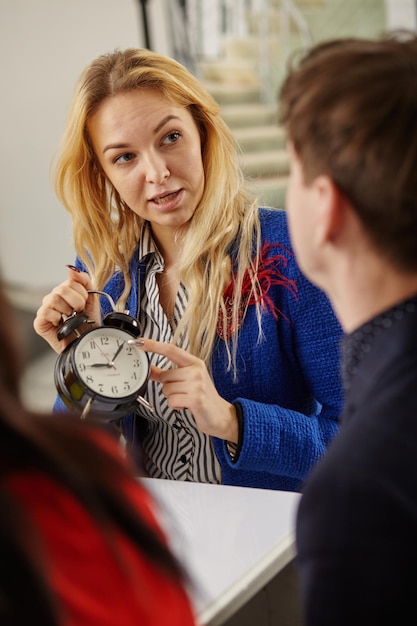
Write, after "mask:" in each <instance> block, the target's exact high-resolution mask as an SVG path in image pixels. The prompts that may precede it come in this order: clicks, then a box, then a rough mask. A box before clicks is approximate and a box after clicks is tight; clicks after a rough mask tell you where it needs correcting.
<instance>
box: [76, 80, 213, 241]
mask: <svg viewBox="0 0 417 626" xmlns="http://www.w3.org/2000/svg"><path fill="white" fill-rule="evenodd" d="M88 132H89V135H90V139H91V141H92V144H93V148H94V152H95V154H96V156H97V159H98V160H99V162H100V165H101V167H102V169H103V170H104V172H105V174H106V176H107V178H108V179H109V180H110V181H111V183H112V184H113V186H114V187H115V188H116V190H117V191H118V193H119V195H120V197H121V198H122V199H123V200H124V202H125V203H126V204H127V205H128V206H129V207H130V209H131V210H132V211H134V212H135V213H136V214H137V215H139V216H140V217H142V218H143V219H145V220H149V221H150V222H151V223H152V228H153V230H154V233H155V235H157V233H158V230H160V229H166V228H169V229H171V228H178V227H179V226H182V225H183V224H185V223H186V222H188V221H189V220H190V219H191V218H192V216H193V214H194V211H195V209H196V207H197V206H198V204H199V202H200V200H201V197H202V195H203V190H204V180H205V179H204V169H203V161H202V156H201V140H200V134H199V131H198V128H197V125H196V123H195V121H194V118H193V117H192V115H191V113H190V112H189V111H188V109H186V108H185V107H182V106H177V105H175V104H173V103H172V102H170V101H169V100H167V99H166V98H165V97H164V96H162V95H161V93H160V92H159V91H157V90H155V89H150V88H149V89H148V88H146V89H138V90H135V91H130V92H127V93H120V94H118V95H116V96H110V97H108V98H106V99H105V100H103V102H102V103H101V104H100V105H99V107H98V108H97V110H96V111H95V112H94V114H93V115H92V116H91V118H90V119H89V121H88Z"/></svg>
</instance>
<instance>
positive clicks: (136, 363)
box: [133, 359, 140, 367]
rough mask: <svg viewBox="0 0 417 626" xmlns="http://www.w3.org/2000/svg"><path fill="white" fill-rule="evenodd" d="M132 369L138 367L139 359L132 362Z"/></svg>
mask: <svg viewBox="0 0 417 626" xmlns="http://www.w3.org/2000/svg"><path fill="white" fill-rule="evenodd" d="M133 367H140V360H139V359H134V360H133Z"/></svg>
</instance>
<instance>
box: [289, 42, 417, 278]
mask: <svg viewBox="0 0 417 626" xmlns="http://www.w3.org/2000/svg"><path fill="white" fill-rule="evenodd" d="M280 121H281V123H282V124H283V125H284V126H285V128H286V130H287V135H288V139H289V141H290V142H291V143H292V145H293V146H294V148H295V151H296V153H297V154H298V156H299V158H300V160H301V162H302V164H303V170H304V173H305V178H306V181H305V182H306V183H309V182H311V181H312V180H313V179H314V178H315V177H316V176H318V175H320V174H325V175H328V176H329V177H330V178H331V179H332V180H333V181H334V182H335V183H336V185H337V186H338V187H339V189H340V190H341V191H342V192H343V193H344V194H345V196H346V197H347V198H348V199H349V200H350V201H351V203H352V206H353V207H354V209H355V210H356V212H357V214H358V216H359V218H360V220H361V222H362V224H363V226H364V227H365V229H366V231H367V233H368V236H369V238H370V240H371V241H372V242H373V244H374V245H375V246H376V248H377V249H378V250H379V252H380V253H382V254H383V255H384V256H386V257H387V258H389V259H390V262H392V263H393V264H394V265H395V266H397V267H399V268H401V269H402V270H405V271H416V270H417V255H416V253H415V251H416V249H417V176H416V171H417V36H416V35H415V34H414V33H408V32H404V31H401V32H396V33H391V34H390V35H387V36H384V37H383V38H381V39H380V40H377V41H374V40H363V39H353V38H349V39H339V40H333V41H328V42H324V43H321V44H318V45H317V46H315V47H314V48H312V49H311V50H310V51H309V52H308V53H307V54H306V55H305V56H304V58H302V59H301V61H300V63H299V64H298V66H294V68H293V69H292V70H290V72H289V74H288V76H287V78H286V80H285V81H284V83H283V86H282V88H281V92H280Z"/></svg>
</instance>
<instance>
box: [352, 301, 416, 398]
mask: <svg viewBox="0 0 417 626" xmlns="http://www.w3.org/2000/svg"><path fill="white" fill-rule="evenodd" d="M416 311H417V295H415V296H413V297H411V298H407V300H404V301H403V302H400V304H397V305H395V306H393V307H392V308H390V309H388V310H387V311H384V312H383V313H380V314H379V315H377V316H376V317H374V318H373V319H371V320H369V321H368V322H366V323H365V324H363V325H362V326H360V327H359V328H357V329H356V330H355V331H353V333H351V334H350V335H346V336H345V337H344V338H343V340H342V379H343V387H344V390H345V392H346V391H348V390H349V388H350V386H351V383H352V380H353V378H354V376H355V374H356V372H357V370H358V367H359V365H360V363H361V361H362V359H363V358H364V356H365V355H366V354H369V352H370V351H371V350H372V347H373V344H374V341H375V339H376V337H379V336H380V335H381V333H384V332H387V330H388V329H389V328H391V327H392V325H393V324H395V323H396V322H397V321H399V320H401V319H402V318H403V317H404V316H405V315H407V314H408V313H415V312H416Z"/></svg>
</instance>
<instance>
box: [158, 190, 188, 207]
mask: <svg viewBox="0 0 417 626" xmlns="http://www.w3.org/2000/svg"><path fill="white" fill-rule="evenodd" d="M181 195H182V189H179V190H178V191H172V192H170V193H166V194H163V195H160V196H155V197H153V198H152V199H151V200H150V202H152V203H153V204H154V205H155V206H156V207H158V208H160V209H172V208H174V207H175V206H176V205H177V203H178V202H179V199H180V196H181Z"/></svg>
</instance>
